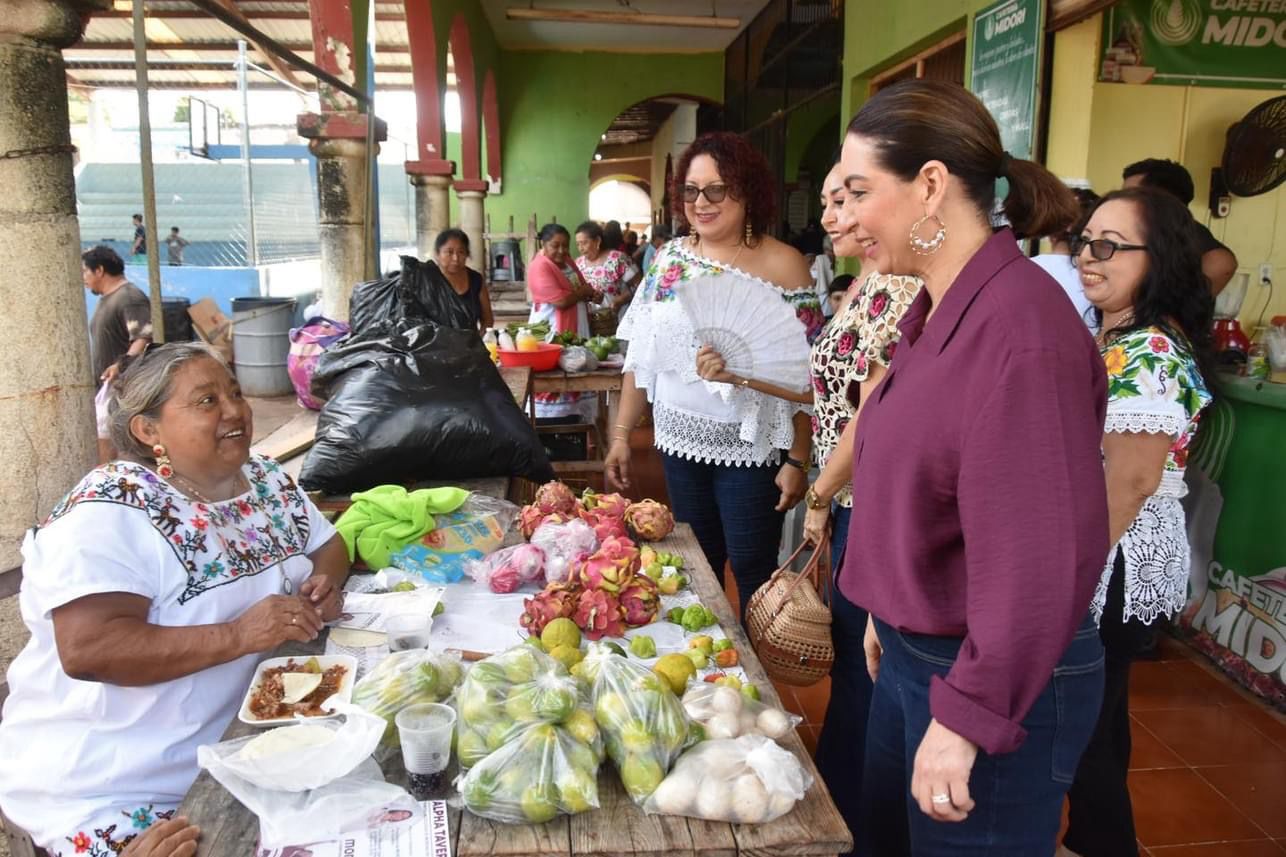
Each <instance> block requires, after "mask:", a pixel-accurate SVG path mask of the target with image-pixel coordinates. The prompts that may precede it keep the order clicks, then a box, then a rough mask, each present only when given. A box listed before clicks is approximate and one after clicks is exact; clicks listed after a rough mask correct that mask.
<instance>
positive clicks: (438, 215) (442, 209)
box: [407, 173, 451, 259]
mask: <svg viewBox="0 0 1286 857" xmlns="http://www.w3.org/2000/svg"><path fill="white" fill-rule="evenodd" d="M407 178H408V179H410V181H411V184H412V185H414V186H415V248H416V253H417V254H418V255H419V257H420V258H421V259H430V258H432V257H433V242H434V241H436V240H437V237H438V233H439V232H441V231H442V230H444V229H446V228H448V227H449V226H450V225H451V195H450V192H451V176H449V175H444V176H427V175H418V174H416V173H411V174H409V175H408V176H407Z"/></svg>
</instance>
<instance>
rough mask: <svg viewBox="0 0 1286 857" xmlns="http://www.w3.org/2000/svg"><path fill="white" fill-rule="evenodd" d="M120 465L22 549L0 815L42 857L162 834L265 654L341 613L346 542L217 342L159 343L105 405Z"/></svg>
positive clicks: (98, 475) (93, 852)
mask: <svg viewBox="0 0 1286 857" xmlns="http://www.w3.org/2000/svg"><path fill="white" fill-rule="evenodd" d="M109 414H110V420H111V430H112V440H113V441H114V443H115V445H116V448H117V449H118V450H120V451H121V453H122V455H124V456H126V460H120V461H114V462H112V463H110V464H106V465H104V466H102V467H99V468H96V469H95V470H93V471H91V472H90V473H89V475H87V476H86V477H85V478H84V479H83V480H82V481H81V482H80V484H79V485H77V486H76V487H75V488H74V489H72V491H71V493H69V494H68V495H67V496H66V497H64V498H63V499H62V501H61V502H59V504H58V505H57V506H56V507H55V508H54V510H53V512H52V513H51V514H50V516H49V517H48V518H47V519H46V520H45V521H44V523H42V524H41V525H40V526H39V527H36V528H34V529H33V530H32V531H31V532H30V533H28V535H27V537H26V539H25V541H24V542H23V546H22V553H23V580H22V591H21V593H20V596H19V604H20V606H21V610H22V617H23V621H24V622H25V623H26V624H27V627H28V628H29V629H30V630H31V641H30V642H29V643H28V644H27V647H26V648H25V649H23V651H22V653H21V654H19V655H18V658H17V659H16V660H15V661H14V662H13V665H12V666H11V667H10V670H9V684H10V696H9V699H8V701H7V702H6V704H5V710H4V721H3V723H0V805H3V806H4V810H5V813H6V814H7V815H8V816H9V817H10V818H12V819H13V820H14V822H15V823H16V824H18V825H19V826H21V827H22V828H24V829H25V830H26V831H27V832H28V833H30V834H31V837H32V839H34V840H35V842H36V844H37V845H39V846H40V847H42V848H44V849H46V850H47V851H48V852H49V853H50V854H51V855H60V854H61V855H70V854H73V853H76V854H89V855H90V856H91V857H113V855H114V854H119V853H120V851H121V850H122V849H123V848H124V847H125V845H126V844H127V843H129V841H130V840H131V839H133V838H134V837H135V836H136V835H137V834H138V833H139V832H140V831H143V830H146V829H147V828H148V827H150V826H151V825H152V823H153V822H155V821H157V820H158V819H167V818H169V817H170V816H172V815H173V813H174V810H175V808H176V807H177V806H178V804H179V802H180V801H181V800H182V799H183V796H184V794H186V792H187V790H188V788H189V786H191V784H192V781H193V780H194V779H195V778H196V775H197V762H196V748H197V746H198V745H199V744H211V743H214V742H217V741H218V740H219V738H220V736H221V735H222V734H223V731H224V729H225V728H226V727H227V725H228V722H229V721H230V720H231V719H232V717H233V715H234V714H235V713H236V710H237V705H238V703H239V702H240V699H241V697H242V694H244V693H245V690H246V688H247V686H248V685H249V682H250V679H251V676H252V675H253V673H254V668H255V664H256V663H257V662H258V660H259V658H260V655H261V654H262V653H264V652H268V651H271V650H272V649H275V648H276V647H277V646H279V645H281V644H282V643H284V642H286V641H288V640H294V641H297V642H307V641H309V640H313V639H316V637H317V635H318V633H319V632H320V631H321V628H322V623H323V622H324V621H327V620H329V619H333V618H336V617H337V616H338V615H339V593H340V592H341V588H342V584H343V581H344V579H345V577H346V576H347V574H348V554H347V550H346V549H345V547H344V543H343V541H342V540H341V539H340V537H339V536H338V534H336V532H335V529H334V527H332V526H331V525H330V524H329V523H328V522H327V521H326V520H325V519H324V518H323V517H322V516H321V514H320V513H319V512H318V511H317V508H316V507H315V506H314V505H313V504H312V503H311V502H310V501H309V500H308V498H307V497H305V496H304V493H303V492H302V491H301V490H300V489H299V488H298V487H297V486H296V485H295V483H294V481H293V480H292V479H291V478H290V476H289V475H287V474H286V473H284V472H283V471H282V470H281V468H280V467H279V466H278V465H277V463H276V462H274V461H271V460H269V459H266V458H263V457H261V456H254V455H251V454H250V437H251V434H252V422H251V413H250V408H249V406H248V405H247V404H246V402H245V400H244V399H242V398H241V392H240V389H239V388H238V387H237V384H236V380H235V378H233V376H232V373H231V372H230V371H229V370H228V367H227V365H226V364H224V363H223V361H222V360H221V359H220V358H219V356H218V355H217V354H216V353H215V352H213V351H212V350H211V349H210V348H209V347H208V346H205V345H201V344H193V343H179V344H173V345H165V346H161V347H159V348H156V349H154V350H152V351H149V352H146V353H144V354H143V355H142V356H141V357H139V358H137V360H135V361H134V363H133V364H132V365H131V366H129V367H128V368H127V369H126V370H125V371H123V372H122V373H121V374H120V376H119V377H118V380H117V382H116V388H115V393H114V398H113V400H112V401H111V403H110V404H109Z"/></svg>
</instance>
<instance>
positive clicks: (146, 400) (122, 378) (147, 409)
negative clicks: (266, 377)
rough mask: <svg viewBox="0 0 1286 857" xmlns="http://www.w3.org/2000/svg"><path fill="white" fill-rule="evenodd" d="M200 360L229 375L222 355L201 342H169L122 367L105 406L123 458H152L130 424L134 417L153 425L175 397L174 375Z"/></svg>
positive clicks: (228, 369)
mask: <svg viewBox="0 0 1286 857" xmlns="http://www.w3.org/2000/svg"><path fill="white" fill-rule="evenodd" d="M201 359H209V360H213V361H215V362H216V363H218V364H219V365H220V366H222V367H223V368H224V369H225V370H227V372H228V375H229V376H231V375H232V370H231V369H230V368H229V367H228V364H227V363H226V362H225V361H224V359H223V356H222V355H220V354H219V352H217V351H215V350H214V349H213V348H211V347H210V346H208V345H206V344H205V343H204V342H171V343H169V344H166V345H159V346H155V347H149V348H148V349H147V350H146V351H144V352H143V353H142V354H141V355H139V356H138V357H135V358H133V360H132V361H130V362H129V363H128V364H126V365H124V367H123V368H122V370H121V372H120V374H118V375H117V376H116V381H115V382H114V383H113V385H112V397H111V399H110V400H109V401H108V403H107V425H108V432H109V433H110V435H111V438H112V443H113V444H115V445H116V449H117V452H118V453H119V454H120V455H121V456H122V457H124V458H128V459H131V460H134V461H150V460H152V459H153V458H154V456H153V455H152V448H151V447H150V446H148V445H147V444H145V443H143V442H142V441H141V440H139V439H138V438H137V437H135V436H134V433H133V432H132V431H130V423H131V422H132V421H133V420H134V418H135V417H145V418H147V419H149V420H152V421H153V422H155V421H156V420H157V419H159V418H160V415H161V406H162V405H164V404H165V403H166V402H168V401H169V400H170V396H172V395H173V394H174V375H175V373H177V372H178V371H179V369H180V368H181V367H182V366H183V365H184V364H186V363H191V362H192V361H193V360H201Z"/></svg>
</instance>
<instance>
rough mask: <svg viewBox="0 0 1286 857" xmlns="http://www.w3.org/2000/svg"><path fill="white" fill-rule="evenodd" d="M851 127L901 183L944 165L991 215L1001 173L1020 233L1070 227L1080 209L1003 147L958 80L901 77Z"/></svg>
mask: <svg viewBox="0 0 1286 857" xmlns="http://www.w3.org/2000/svg"><path fill="white" fill-rule="evenodd" d="M848 133H849V134H853V135H854V136H857V137H865V138H866V139H868V140H870V141H872V142H873V143H874V145H875V150H876V153H877V157H878V158H879V160H880V164H881V166H883V167H884V168H885V169H886V170H888V171H889V172H891V173H893V174H894V175H896V176H897V177H898V178H900V179H901V180H902V181H911V180H912V179H914V178H915V177H916V176H917V175H919V173H920V169H921V167H923V166H924V165H925V164H926V163H927V162H929V161H941V162H942V163H944V164H946V166H947V170H948V171H950V173H951V175H953V176H955V177H956V178H958V179H959V180H960V182H961V183H962V184H963V185H964V188H965V193H966V194H967V195H968V197H969V199H970V201H972V202H973V204H974V205H975V206H976V207H977V209H978V214H979V216H981V217H983V218H984V219H987V220H990V217H991V211H992V208H993V205H992V204H993V202H994V200H995V197H996V179H998V178H1004V179H1007V180H1008V181H1009V195H1008V196H1006V197H1005V201H1004V205H1003V208H1004V213H1005V218H1006V219H1007V220H1008V221H1009V223H1010V225H1011V226H1012V227H1013V230H1014V232H1015V233H1017V235H1018V236H1019V237H1027V236H1041V235H1049V234H1052V233H1054V232H1057V231H1060V230H1063V229H1066V228H1067V224H1069V223H1074V222H1075V221H1076V219H1077V217H1078V215H1079V214H1080V208H1079V206H1078V205H1077V202H1076V197H1075V196H1073V195H1072V192H1071V191H1070V190H1068V188H1067V186H1066V185H1064V184H1063V183H1062V182H1061V181H1059V179H1058V177H1057V176H1055V175H1054V174H1053V173H1051V172H1050V171H1049V170H1047V169H1045V168H1044V167H1042V166H1041V165H1040V164H1037V163H1035V162H1034V161H1025V160H1022V159H1019V158H1014V157H1012V156H1011V155H1010V154H1009V153H1008V152H1006V151H1005V150H1004V148H1003V146H1002V145H1001V142H1000V129H999V128H998V127H997V126H996V120H995V119H993V118H992V116H991V114H990V113H988V112H987V108H986V107H984V106H983V104H982V102H981V101H979V100H978V97H977V96H975V95H974V94H973V93H971V92H969V91H968V90H966V89H965V88H964V87H962V86H960V85H959V84H955V83H947V82H945V81H937V80H903V81H899V82H898V83H895V84H893V85H892V86H889V87H887V88H885V89H881V90H880V91H879V92H878V93H876V94H875V96H874V97H872V98H871V99H870V100H869V101H867V102H866V103H865V104H863V105H862V109H861V110H859V111H858V113H857V115H856V116H854V117H853V121H852V122H850V123H849V125H848Z"/></svg>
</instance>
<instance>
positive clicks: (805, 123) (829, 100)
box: [786, 92, 839, 182]
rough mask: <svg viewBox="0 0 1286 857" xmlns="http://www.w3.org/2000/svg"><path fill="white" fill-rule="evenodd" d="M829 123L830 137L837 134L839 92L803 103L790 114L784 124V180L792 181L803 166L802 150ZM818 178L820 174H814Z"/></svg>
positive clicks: (804, 149)
mask: <svg viewBox="0 0 1286 857" xmlns="http://www.w3.org/2000/svg"><path fill="white" fill-rule="evenodd" d="M827 125H830V126H831V128H833V129H834V133H833V134H832V139H838V135H839V93H838V92H837V93H835V94H834V95H833V96H828V97H826V98H819V99H817V100H816V101H814V102H812V103H810V104H807V105H805V106H804V107H802V108H800V109H799V110H796V111H795V112H794V113H792V114H790V118H789V119H788V120H787V125H786V181H788V182H792V181H794V180H795V179H796V178H797V177H798V175H799V168H800V167H801V166H803V161H804V152H805V151H806V150H807V149H808V148H809V146H811V145H812V144H813V139H814V138H815V137H816V136H817V132H818V131H819V130H821V129H822V128H825V127H826V126H827ZM814 178H815V179H816V178H820V176H814Z"/></svg>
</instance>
